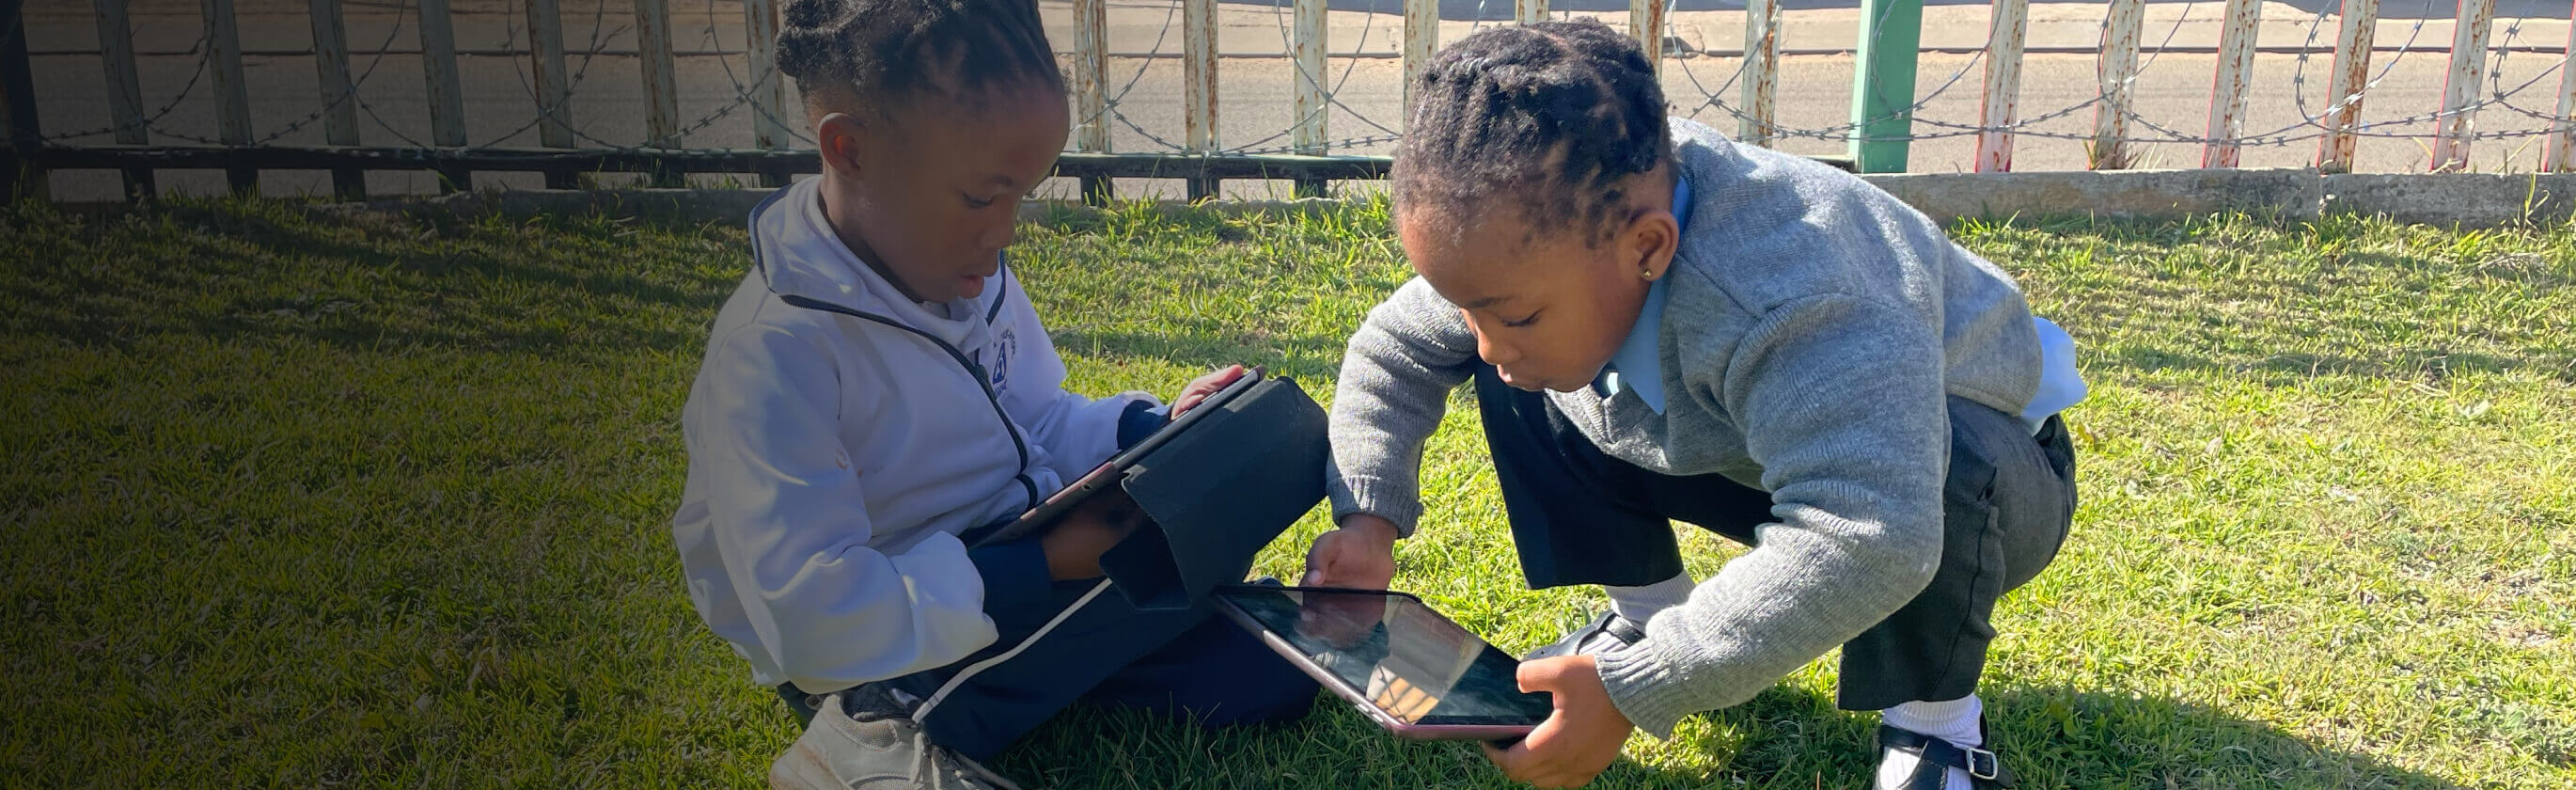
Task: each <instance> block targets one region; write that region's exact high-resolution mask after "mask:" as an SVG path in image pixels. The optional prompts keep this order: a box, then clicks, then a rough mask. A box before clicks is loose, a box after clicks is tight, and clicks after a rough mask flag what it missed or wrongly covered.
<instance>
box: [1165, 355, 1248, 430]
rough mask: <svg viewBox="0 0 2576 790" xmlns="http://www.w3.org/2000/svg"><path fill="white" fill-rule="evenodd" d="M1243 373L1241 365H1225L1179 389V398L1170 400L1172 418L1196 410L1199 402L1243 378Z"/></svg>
mask: <svg viewBox="0 0 2576 790" xmlns="http://www.w3.org/2000/svg"><path fill="white" fill-rule="evenodd" d="M1243 373H1244V370H1243V366H1242V365H1227V366H1225V367H1222V368H1218V369H1217V370H1216V372H1214V373H1210V374H1207V375H1205V376H1200V377H1198V380H1196V381H1192V382H1190V385H1189V386H1187V387H1183V388H1181V394H1180V397H1177V398H1173V399H1172V416H1174V417H1178V416H1181V414H1182V413H1184V412H1187V411H1189V410H1190V409H1193V408H1197V407H1198V405H1199V403H1200V402H1201V401H1205V400H1207V399H1208V396H1210V395H1214V394H1216V393H1217V390H1221V389H1225V385H1228V384H1232V383H1234V380H1235V379H1239V378H1243Z"/></svg>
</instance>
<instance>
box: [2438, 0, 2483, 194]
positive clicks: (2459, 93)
mask: <svg viewBox="0 0 2576 790" xmlns="http://www.w3.org/2000/svg"><path fill="white" fill-rule="evenodd" d="M2493 27H2495V0H2460V17H2459V24H2458V25H2457V26H2455V27H2453V28H2452V30H2451V68H2450V71H2449V72H2447V74H2448V76H2447V77H2445V78H2444V80H2443V82H2442V116H2441V118H2442V122H2441V131H2440V132H2439V133H2438V136H2436V137H2435V138H2434V139H2433V169H2434V170H2435V171H2445V170H2467V169H2469V141H2470V140H2471V139H2474V135H2476V122H2477V115H2478V83H2481V82H2485V81H2486V76H2487V31H2488V30H2489V29H2492V28H2493Z"/></svg>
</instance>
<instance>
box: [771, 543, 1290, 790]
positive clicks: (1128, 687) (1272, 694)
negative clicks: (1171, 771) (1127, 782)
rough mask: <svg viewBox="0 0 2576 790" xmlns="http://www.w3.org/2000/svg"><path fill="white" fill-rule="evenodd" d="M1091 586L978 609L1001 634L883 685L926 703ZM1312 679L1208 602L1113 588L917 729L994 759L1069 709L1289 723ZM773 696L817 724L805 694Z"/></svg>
mask: <svg viewBox="0 0 2576 790" xmlns="http://www.w3.org/2000/svg"><path fill="white" fill-rule="evenodd" d="M1098 583H1099V582H1098V580H1091V581H1079V582H1056V583H1055V584H1054V587H1053V590H1052V592H1053V595H1052V597H1051V600H1048V601H1046V602H1044V603H1040V604H1032V605H1025V606H1020V607H1016V608H1003V609H998V610H990V611H987V612H985V613H986V614H988V615H991V616H992V618H993V622H994V624H995V625H996V626H998V627H999V628H1000V631H1001V638H1000V639H999V640H996V641H995V642H994V643H993V646H992V647H989V648H986V649H984V650H983V651H981V652H978V653H977V654H975V655H973V656H970V657H968V658H967V659H966V660H963V661H959V662H957V663H955V664H952V665H949V666H946V667H941V668H939V669H934V670H929V671H925V672H920V673H916V674H913V675H907V676H905V677H900V678H895V679H893V680H888V681H882V682H884V683H887V684H891V685H892V686H893V687H894V688H896V689H900V690H902V691H904V692H906V693H909V694H911V695H913V696H915V697H921V698H927V697H929V696H930V695H931V693H932V692H934V691H937V690H938V688H939V686H940V685H941V684H943V683H946V682H947V681H948V679H949V678H951V677H954V676H955V675H956V673H957V671H958V670H961V669H964V668H965V667H968V666H972V665H973V664H975V663H976V662H979V661H982V660H984V659H985V658H988V657H991V656H994V655H998V654H1000V653H1002V652H1004V651H1007V650H1009V649H1011V648H1012V647H1013V646H1015V645H1018V644H1019V643H1020V642H1021V641H1022V640H1024V639H1027V638H1028V636H1029V635H1030V634H1031V633H1033V632H1035V631H1036V630H1037V629H1038V627H1039V626H1041V625H1045V624H1046V621H1047V620H1048V619H1050V618H1053V617H1054V616H1055V615H1056V613H1058V612H1061V611H1063V610H1064V609H1065V607H1066V606H1069V605H1071V604H1072V603H1073V602H1074V600H1076V599H1078V598H1080V597H1081V596H1082V594H1083V593H1085V592H1088V591H1090V589H1091V588H1092V586H1093V585H1095V584H1098ZM1316 690H1317V687H1316V685H1315V681H1314V679H1313V678H1309V677H1307V676H1306V674H1305V673H1304V672H1300V671H1298V670H1297V668H1296V667H1294V666H1291V665H1289V663H1288V662H1287V661H1285V660H1282V659H1281V658H1280V657H1279V655H1278V654H1277V653H1273V652H1271V651H1270V648H1269V647H1268V646H1265V645H1263V644H1262V643H1261V641H1260V639H1259V638H1257V637H1254V636H1253V635H1252V634H1250V633H1249V632H1246V631H1244V630H1243V629H1242V628H1241V627H1240V626H1237V625H1235V624H1234V622H1233V621H1231V620H1228V619H1226V618H1225V617H1224V616H1222V615H1218V614H1216V613H1215V611H1214V609H1212V608H1210V605H1209V604H1201V605H1200V607H1199V608H1196V609H1190V610H1186V611H1138V610H1136V609H1135V608H1134V607H1131V606H1129V605H1128V604H1127V599H1126V597H1125V596H1122V595H1119V594H1118V591H1117V590H1114V589H1112V590H1108V591H1105V592H1102V593H1101V594H1100V595H1099V596H1097V597H1094V598H1092V599H1091V602H1090V603H1087V604H1084V605H1083V607H1082V610H1081V611H1078V612H1075V613H1074V614H1073V616H1071V617H1068V618H1066V619H1065V621H1064V623H1063V624H1061V625H1058V626H1056V628H1055V630H1053V631H1049V632H1047V633H1046V635H1045V636H1044V637H1041V638H1039V639H1038V641H1037V643H1036V644H1033V645H1030V646H1029V648H1028V649H1027V650H1024V651H1021V652H1020V654H1019V655H1017V656H1013V657H1012V658H1011V660H1009V661H1005V662H1002V663H1000V664H995V665H993V666H991V667H988V668H986V669H985V670H984V671H982V672H979V673H976V674H975V676H974V677H971V678H968V679H967V680H966V682H965V684H964V685H961V686H959V687H958V688H957V690H956V691H953V692H950V693H949V695H948V699H947V700H945V701H942V702H941V703H939V707H937V708H935V709H933V710H932V711H931V713H930V717H929V718H928V719H925V720H923V721H922V722H921V726H922V729H923V730H925V731H927V732H928V733H929V734H930V740H931V742H932V743H936V744H939V745H941V746H944V747H947V748H949V749H951V750H954V751H956V752H957V753H959V754H963V755H965V756H967V757H970V758H973V759H976V760H989V759H992V758H993V757H994V756H995V755H998V754H1000V753H1001V752H1002V750H1003V749H1005V748H1007V747H1009V746H1010V745H1011V743H1012V742H1014V741H1017V740H1019V739H1020V736H1023V735H1027V734H1028V733H1029V732H1030V731H1031V730H1034V729H1037V726H1038V725H1039V724H1041V723H1044V722H1045V721H1046V720H1047V719H1048V718H1051V717H1053V716H1055V714H1056V713H1058V712H1060V711H1063V710H1064V709H1066V708H1068V707H1072V706H1073V705H1075V704H1076V703H1091V704H1098V705H1104V706H1110V707H1128V708H1142V709H1146V710H1153V711H1159V712H1163V713H1166V714H1170V715H1174V716H1179V717H1184V718H1188V719H1190V720H1191V721H1194V722H1196V723H1198V724H1199V725H1200V726H1204V727H1226V726H1234V725H1242V724H1255V723H1263V722H1275V721H1286V720H1289V719H1295V718H1299V717H1302V716H1304V715H1305V714H1306V712H1307V711H1308V709H1310V708H1312V707H1313V706H1314V701H1315V692H1316ZM778 693H779V696H780V697H781V698H783V699H785V700H786V701H787V705H788V707H789V708H790V709H792V710H794V711H795V712H796V716H797V719H798V720H799V721H801V722H804V723H808V724H810V723H812V721H813V718H814V709H813V708H812V707H811V706H809V705H807V704H806V703H807V695H806V694H805V692H803V691H800V690H798V689H797V688H795V687H794V686H793V685H792V684H791V685H785V686H780V687H779V688H778Z"/></svg>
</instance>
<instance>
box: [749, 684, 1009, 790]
mask: <svg viewBox="0 0 2576 790" xmlns="http://www.w3.org/2000/svg"><path fill="white" fill-rule="evenodd" d="M769 786H770V787H773V788H777V789H778V790H904V789H905V788H921V789H922V790H1020V787H1019V785H1015V784H1012V783H1011V781H1010V780H1008V779H1004V778H1002V777H1001V776H999V775H997V774H994V773H993V772H992V771H990V770H987V769H985V768H984V766H982V765H980V764H977V763H976V762H975V761H973V760H969V759H966V758H965V757H962V756H959V755H958V754H957V753H955V752H951V751H949V750H948V749H946V748H944V747H941V746H939V745H937V744H933V743H931V742H930V738H929V736H928V735H926V734H924V733H923V732H922V730H921V725H919V724H915V723H913V721H912V719H911V718H909V717H906V716H902V715H891V714H872V713H861V714H859V715H858V716H856V717H852V716H851V715H850V714H848V713H845V712H843V711H842V706H841V695H840V694H833V695H830V696H827V697H824V698H823V704H821V705H818V706H815V709H814V723H813V724H812V725H809V726H807V727H806V728H805V734H804V735H802V736H798V737H797V739H796V743H795V745H792V746H789V747H787V753H785V754H781V755H779V756H778V762H776V763H773V764H771V765H770V766H769Z"/></svg>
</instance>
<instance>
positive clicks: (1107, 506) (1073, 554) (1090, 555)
mask: <svg viewBox="0 0 2576 790" xmlns="http://www.w3.org/2000/svg"><path fill="white" fill-rule="evenodd" d="M1144 523H1145V511H1144V510H1142V509H1140V508H1138V507H1136V501H1135V500H1133V499H1129V498H1127V492H1125V491H1121V490H1118V489H1116V488H1112V489H1109V490H1107V491H1102V492H1100V493H1097V494H1093V495H1091V498H1089V499H1085V500H1083V502H1082V504H1079V505H1075V506H1074V507H1073V509H1072V510H1070V511H1067V512H1066V513H1065V514H1064V515H1063V516H1062V517H1060V518H1057V519H1056V522H1055V524H1053V525H1051V526H1049V527H1048V528H1047V531H1046V534H1044V535H1042V536H1040V537H1039V538H1038V547H1039V548H1041V549H1043V550H1045V551H1046V563H1047V575H1048V576H1049V577H1052V578H1054V579H1055V580H1056V581H1066V580H1070V579H1096V578H1099V577H1100V575H1101V570H1100V555H1102V554H1106V553H1108V552H1109V550H1110V549H1111V548H1113V547H1115V546H1117V545H1118V542H1119V541H1122V540H1126V539H1127V536H1128V535H1132V534H1135V532H1136V528H1137V527H1139V526H1141V525H1143V524H1144Z"/></svg>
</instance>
